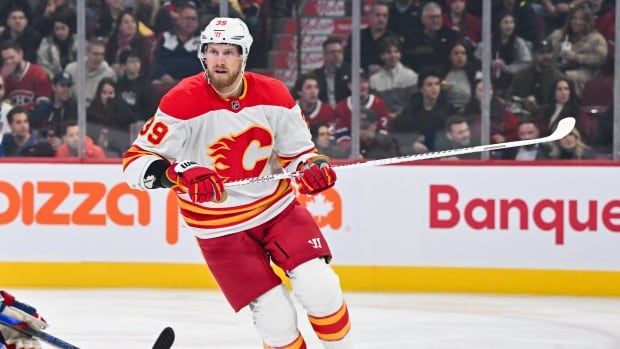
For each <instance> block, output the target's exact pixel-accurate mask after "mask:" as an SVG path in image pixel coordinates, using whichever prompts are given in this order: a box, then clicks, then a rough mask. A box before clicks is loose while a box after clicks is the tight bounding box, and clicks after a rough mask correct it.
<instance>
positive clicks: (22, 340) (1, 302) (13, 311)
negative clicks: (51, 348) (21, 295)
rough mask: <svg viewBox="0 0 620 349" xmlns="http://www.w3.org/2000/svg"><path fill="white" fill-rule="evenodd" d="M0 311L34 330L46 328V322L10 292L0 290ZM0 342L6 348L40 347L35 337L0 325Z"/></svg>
mask: <svg viewBox="0 0 620 349" xmlns="http://www.w3.org/2000/svg"><path fill="white" fill-rule="evenodd" d="M0 313H2V314H3V315H6V316H9V317H11V318H13V319H15V320H18V321H21V323H22V324H24V326H28V327H30V328H32V329H35V330H44V329H46V328H47V322H45V320H44V319H43V318H42V317H41V316H40V315H39V314H38V313H37V310H36V309H35V308H33V307H31V306H30V305H28V304H25V303H21V302H19V301H17V300H16V299H15V297H13V296H12V295H11V294H9V293H7V292H5V291H0ZM0 344H4V345H5V346H6V347H7V348H8V349H40V348H41V344H40V343H39V341H37V340H36V339H35V338H31V337H30V336H28V335H26V334H23V333H21V332H19V331H17V330H14V329H12V328H10V327H7V326H4V325H0Z"/></svg>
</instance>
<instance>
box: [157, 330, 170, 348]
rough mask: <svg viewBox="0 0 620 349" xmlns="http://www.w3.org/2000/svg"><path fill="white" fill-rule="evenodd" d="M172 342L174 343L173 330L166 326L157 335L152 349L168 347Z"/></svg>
mask: <svg viewBox="0 0 620 349" xmlns="http://www.w3.org/2000/svg"><path fill="white" fill-rule="evenodd" d="M172 344H174V330H173V329H172V328H171V327H166V328H164V330H163V331H161V333H160V334H159V337H157V340H156V341H155V344H153V349H170V348H171V347H172Z"/></svg>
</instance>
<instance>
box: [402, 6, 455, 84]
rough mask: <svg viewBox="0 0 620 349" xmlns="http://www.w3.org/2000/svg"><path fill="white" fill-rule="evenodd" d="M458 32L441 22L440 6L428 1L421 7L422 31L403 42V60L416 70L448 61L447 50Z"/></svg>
mask: <svg viewBox="0 0 620 349" xmlns="http://www.w3.org/2000/svg"><path fill="white" fill-rule="evenodd" d="M458 37H459V34H458V33H457V32H455V31H454V30H452V29H451V28H448V27H446V26H445V25H444V23H443V17H442V12H441V6H439V5H438V4H437V3H436V2H433V1H431V2H428V3H426V5H424V7H423V8H422V32H419V33H416V34H415V35H409V36H407V37H406V38H405V41H404V43H403V48H404V51H403V62H404V63H405V65H406V66H407V67H409V68H411V69H413V70H415V71H416V72H419V71H420V70H421V69H423V68H424V67H427V66H436V65H437V64H444V63H446V62H447V61H448V50H449V49H450V46H451V45H452V43H453V42H454V41H456V40H457V39H458Z"/></svg>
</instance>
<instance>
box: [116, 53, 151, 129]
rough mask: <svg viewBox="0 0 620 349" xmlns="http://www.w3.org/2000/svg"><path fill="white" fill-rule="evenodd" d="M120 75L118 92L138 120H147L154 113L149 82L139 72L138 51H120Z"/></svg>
mask: <svg viewBox="0 0 620 349" xmlns="http://www.w3.org/2000/svg"><path fill="white" fill-rule="evenodd" d="M120 64H121V71H122V72H123V73H122V75H121V76H120V77H119V78H118V84H117V88H118V93H119V95H120V96H121V98H122V99H123V100H124V101H125V102H126V103H127V104H128V105H129V106H130V107H131V110H132V111H133V113H134V115H135V116H136V118H137V119H138V120H145V121H146V120H148V119H149V118H150V117H151V116H153V113H155V108H156V107H155V102H154V101H153V98H152V96H151V95H152V93H151V83H150V81H149V80H148V79H147V78H146V76H144V75H142V74H141V73H140V71H141V69H140V66H141V61H140V55H139V54H138V52H136V51H133V50H125V51H123V53H121V56H120Z"/></svg>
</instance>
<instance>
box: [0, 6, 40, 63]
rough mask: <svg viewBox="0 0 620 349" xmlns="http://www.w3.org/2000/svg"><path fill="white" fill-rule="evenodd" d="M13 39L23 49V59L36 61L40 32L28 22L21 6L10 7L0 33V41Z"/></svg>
mask: <svg viewBox="0 0 620 349" xmlns="http://www.w3.org/2000/svg"><path fill="white" fill-rule="evenodd" d="M7 40H14V41H17V42H18V43H19V46H20V47H21V48H22V50H23V55H24V59H25V60H27V61H28V62H36V61H37V48H38V47H39V44H40V43H41V34H39V32H37V31H36V30H35V29H34V28H33V27H32V25H30V23H29V17H27V15H26V11H25V10H24V9H22V8H21V7H15V8H12V9H11V10H10V11H9V12H8V17H7V19H6V28H5V29H4V31H3V32H2V33H1V34H0V43H1V42H3V41H7Z"/></svg>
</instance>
